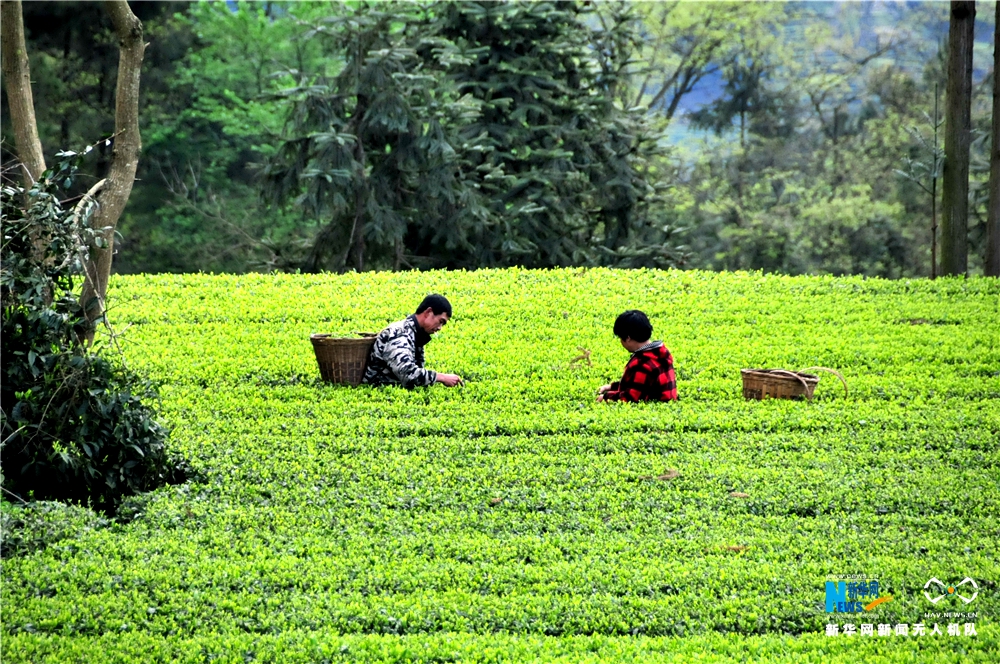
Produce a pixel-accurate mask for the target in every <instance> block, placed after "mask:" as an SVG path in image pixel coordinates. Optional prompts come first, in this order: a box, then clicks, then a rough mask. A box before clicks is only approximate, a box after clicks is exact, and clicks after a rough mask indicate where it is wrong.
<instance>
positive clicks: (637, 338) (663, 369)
mask: <svg viewBox="0 0 1000 664" xmlns="http://www.w3.org/2000/svg"><path fill="white" fill-rule="evenodd" d="M614 329H615V336H616V337H618V340H619V341H620V342H621V344H622V346H623V347H624V348H625V349H626V350H628V351H629V352H631V353H632V359H630V360H629V361H628V364H626V365H625V373H624V374H622V379H621V380H620V381H617V382H614V383H611V384H610V385H602V386H601V387H599V388H598V389H597V400H598V401H676V400H677V379H676V377H675V376H674V358H673V357H672V356H671V355H670V351H669V350H667V348H666V346H664V345H663V342H662V341H650V340H649V337H650V336H651V335H652V334H653V325H652V324H651V323H650V322H649V318H648V317H647V316H646V314H644V313H642V312H641V311H639V310H638V309H629V310H628V311H626V312H625V313H623V314H622V315H620V316H619V317H618V318H617V319H616V320H615V328H614Z"/></svg>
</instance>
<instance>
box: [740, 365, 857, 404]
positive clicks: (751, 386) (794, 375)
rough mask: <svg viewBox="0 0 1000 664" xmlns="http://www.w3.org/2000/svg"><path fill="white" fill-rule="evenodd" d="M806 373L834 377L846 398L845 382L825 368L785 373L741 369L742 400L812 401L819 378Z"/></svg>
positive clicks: (841, 377) (838, 374)
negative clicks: (813, 372) (825, 373)
mask: <svg viewBox="0 0 1000 664" xmlns="http://www.w3.org/2000/svg"><path fill="white" fill-rule="evenodd" d="M808 371H826V372H828V373H831V374H833V375H835V376H836V377H837V378H839V379H840V382H841V383H843V385H844V397H847V381H846V380H844V377H843V376H842V375H841V374H840V372H839V371H837V370H836V369H828V368H826V367H809V368H808V369H803V370H802V371H787V370H785V369H741V370H740V374H741V375H742V377H743V398H744V399H757V400H758V401H760V400H761V399H764V398H767V397H770V398H772V399H801V398H802V397H805V398H806V399H807V400H809V399H812V397H813V391H815V389H816V385H817V384H818V383H819V376H817V375H816V374H811V373H806V372H808Z"/></svg>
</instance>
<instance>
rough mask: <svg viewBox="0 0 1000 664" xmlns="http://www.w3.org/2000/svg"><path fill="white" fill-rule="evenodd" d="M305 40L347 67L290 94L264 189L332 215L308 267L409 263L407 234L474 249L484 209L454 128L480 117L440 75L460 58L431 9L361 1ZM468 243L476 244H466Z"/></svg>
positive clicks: (278, 197)
mask: <svg viewBox="0 0 1000 664" xmlns="http://www.w3.org/2000/svg"><path fill="white" fill-rule="evenodd" d="M338 11H340V13H339V14H337V15H334V16H329V17H326V18H324V19H323V20H321V21H320V22H319V23H318V24H317V25H315V26H314V27H312V28H311V29H310V30H308V31H307V32H306V33H304V34H303V35H302V38H303V39H323V40H326V42H327V44H328V46H329V49H330V50H329V53H330V54H331V56H334V57H335V58H337V59H340V58H342V62H343V65H342V66H340V67H339V69H337V68H333V69H334V71H333V73H332V74H329V75H321V76H319V77H316V78H315V79H314V80H307V81H303V82H302V84H301V85H300V86H298V87H296V88H294V89H291V90H288V91H286V92H285V93H284V96H285V97H287V98H288V99H289V100H290V101H291V102H292V103H291V105H290V106H289V109H290V116H289V123H288V134H287V136H286V139H285V140H284V141H283V142H282V144H281V146H280V148H279V150H278V153H277V155H276V156H275V158H274V159H272V160H271V161H270V163H269V164H268V165H267V166H266V168H265V171H264V183H265V195H266V197H268V198H269V199H270V200H273V201H284V200H289V199H294V200H295V201H296V202H297V203H298V204H299V205H301V206H302V207H303V209H304V211H306V212H307V213H309V214H315V215H317V216H319V217H321V218H322V219H325V220H326V224H325V226H324V227H323V228H322V229H321V230H320V231H319V233H318V235H317V237H316V239H315V241H314V244H313V247H312V250H311V251H310V253H309V255H308V257H307V258H306V260H305V262H304V263H303V265H302V269H303V270H305V271H317V270H322V269H333V270H344V269H347V268H349V267H351V268H354V269H356V270H358V271H361V270H364V269H366V268H370V267H376V268H378V267H392V268H393V269H398V268H400V267H402V266H411V265H412V260H411V259H414V256H412V254H407V252H406V248H405V245H404V240H405V239H406V238H407V234H408V231H411V235H412V234H414V233H415V234H417V235H418V236H420V235H421V234H424V235H428V234H429V235H430V236H431V239H432V240H433V243H434V244H435V246H438V247H440V248H441V249H442V250H444V251H447V250H450V249H457V248H459V246H460V245H462V246H465V245H464V243H465V237H464V234H463V233H462V229H463V227H464V226H465V225H466V221H467V220H468V219H469V218H470V217H473V216H475V215H477V214H480V207H481V206H480V205H479V204H478V202H477V196H476V195H475V192H474V191H473V190H472V188H471V186H469V185H468V184H467V183H466V182H465V180H464V176H463V171H462V168H461V164H460V163H459V161H460V155H459V153H458V152H457V151H456V150H455V148H454V147H453V142H454V140H453V136H452V134H451V128H452V127H453V126H455V125H456V124H459V123H461V122H465V121H467V120H468V119H470V118H471V117H474V116H475V114H476V110H477V104H475V103H474V101H473V100H472V99H471V98H469V97H464V98H460V97H459V96H458V95H456V94H454V93H453V88H451V87H449V86H448V85H447V80H446V79H445V78H444V77H443V76H442V75H441V72H442V71H443V70H444V69H445V68H446V67H447V66H449V65H450V64H452V63H453V62H455V61H456V60H457V61H458V62H462V63H464V62H465V60H463V58H462V55H461V54H460V53H459V52H458V51H457V50H456V48H455V47H454V45H453V44H451V43H450V42H449V41H448V40H446V39H442V38H440V37H439V36H438V35H437V34H436V26H435V23H434V14H433V6H418V5H412V4H409V3H402V2H387V3H364V2H362V3H358V4H357V5H355V6H354V7H353V8H341V9H339V10H338ZM466 248H467V247H466Z"/></svg>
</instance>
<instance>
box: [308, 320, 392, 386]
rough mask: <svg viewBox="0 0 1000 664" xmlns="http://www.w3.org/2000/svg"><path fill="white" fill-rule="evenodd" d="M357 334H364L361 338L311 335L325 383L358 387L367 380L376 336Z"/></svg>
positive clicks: (365, 333)
mask: <svg viewBox="0 0 1000 664" xmlns="http://www.w3.org/2000/svg"><path fill="white" fill-rule="evenodd" d="M357 334H360V335H361V338H360V339H354V338H350V337H348V338H343V337H332V336H330V335H329V334H313V335H310V336H309V340H310V341H312V345H313V350H314V351H315V352H316V362H317V363H318V364H319V373H320V375H321V376H322V377H323V380H325V381H326V382H328V383H339V384H341V385H350V386H352V387H355V386H357V385H358V383H360V382H361V379H362V378H364V376H365V367H367V366H368V355H369V353H371V350H372V346H374V345H375V337H376V335H375V334H373V333H370V332H358V333H357Z"/></svg>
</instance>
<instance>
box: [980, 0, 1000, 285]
mask: <svg viewBox="0 0 1000 664" xmlns="http://www.w3.org/2000/svg"><path fill="white" fill-rule="evenodd" d="M992 130H993V148H992V149H991V150H990V209H989V214H988V215H987V218H986V265H985V269H984V270H983V272H984V273H985V274H986V276H988V277H1000V2H998V3H997V7H996V22H995V23H994V24H993V125H992Z"/></svg>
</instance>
